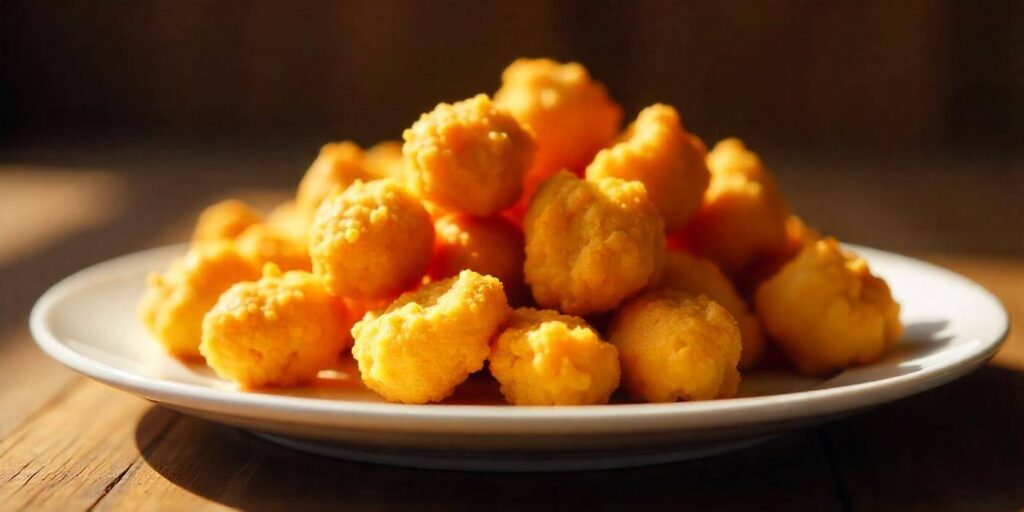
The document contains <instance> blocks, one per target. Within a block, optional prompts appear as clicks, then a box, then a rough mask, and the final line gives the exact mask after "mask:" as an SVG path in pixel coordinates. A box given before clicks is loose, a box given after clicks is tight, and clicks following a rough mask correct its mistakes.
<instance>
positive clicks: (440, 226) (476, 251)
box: [427, 213, 528, 303]
mask: <svg viewBox="0 0 1024 512" xmlns="http://www.w3.org/2000/svg"><path fill="white" fill-rule="evenodd" d="M434 231H435V232H436V234H437V242H436V245H435V246H434V259H433V261H432V262H431V264H430V270H429V271H428V272H427V274H428V275H429V276H430V277H431V279H434V280H440V279H444V278H446V277H451V276H455V275H458V274H459V272H460V271H462V270H467V269H468V270H473V271H476V272H479V273H481V274H484V275H490V276H494V277H497V278H498V280H500V281H501V284H502V286H504V288H505V295H507V296H508V297H509V300H510V301H511V302H513V303H521V302H522V301H523V300H525V299H526V295H527V293H528V292H527V289H526V283H525V282H524V281H523V260H525V259H526V250H525V247H524V246H525V241H524V240H523V232H522V231H520V229H519V228H518V227H517V226H516V225H515V224H513V223H512V222H510V221H509V220H508V219H505V218H503V217H473V216H470V215H465V214H460V213H450V214H448V215H445V216H443V217H441V218H439V219H437V220H435V221H434Z"/></svg>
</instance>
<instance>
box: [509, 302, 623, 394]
mask: <svg viewBox="0 0 1024 512" xmlns="http://www.w3.org/2000/svg"><path fill="white" fill-rule="evenodd" d="M489 361H490V370H491V375H493V376H494V378H495V379H497V380H498V382H499V383H501V394H502V395H504V396H505V399H506V400H508V401H509V403H512V404H515V405H592V404H604V403H608V398H609V397H610V396H611V394H612V392H614V391H615V388H617V387H618V386H619V354H618V351H616V350H615V347H614V346H613V345H611V344H609V343H605V342H604V341H602V340H601V337H600V336H598V334H597V331H595V330H594V329H593V328H592V327H590V326H589V325H587V323H586V322H584V321H583V319H582V318H579V317H575V316H569V315H563V314H561V313H559V312H557V311H552V310H550V309H545V310H537V309H530V308H521V309H516V310H514V311H512V315H511V316H510V317H509V323H508V326H507V327H506V328H505V330H504V331H502V333H501V335H499V336H498V338H497V339H495V340H494V343H492V345H491V357H490V359H489Z"/></svg>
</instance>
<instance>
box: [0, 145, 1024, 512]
mask: <svg viewBox="0 0 1024 512" xmlns="http://www.w3.org/2000/svg"><path fill="white" fill-rule="evenodd" d="M154 154H158V155H159V156H160V158H157V159H154V158H151V156H152V155H154ZM305 154H308V153H302V155H305ZM111 155H115V156H111ZM198 155H199V156H197V153H180V152H175V151H172V150H166V151H163V152H155V150H153V149H152V148H147V149H146V150H145V151H142V150H139V151H135V152H132V151H128V150H125V151H119V152H111V151H108V152H106V153H103V152H99V153H97V152H91V153H90V152H89V151H85V152H84V153H82V152H75V151H72V150H67V149H65V150H62V151H56V152H55V151H42V152H38V151H37V152H32V151H28V152H25V153H8V154H7V155H6V156H4V158H3V160H4V161H5V162H6V163H5V164H4V165H2V166H0V283H2V284H0V286H3V294H2V295H3V296H2V297H0V306H2V308H0V321H2V323H0V510H19V509H28V510H46V509H50V510H82V509H88V510H92V509H97V510H111V509H125V510H137V509H138V510H150V509H157V508H161V509H170V510H199V509H202V510H206V509H223V508H239V509H280V508H286V507H287V508H289V509H292V510H303V509H304V508H310V507H313V508H316V509H322V508H329V507H330V508H346V509H359V510H362V509H366V510H392V509H395V510H409V509H416V510H418V509H430V510H458V509H476V508H488V509H510V510H520V509H526V508H536V507H538V506H539V507H543V508H555V509H570V510H576V509H635V508H658V509H661V508H673V509H681V508H694V509H715V510H734V509H735V510H748V509H757V510H872V511H874V510H895V509H898V510H929V511H931V510H1010V509H1019V508H1020V507H1021V506H1022V505H1024V335H1022V334H1021V330H1020V329H1014V330H1012V331H1011V334H1010V337H1009V339H1008V340H1007V342H1006V344H1005V346H1004V347H1003V349H1002V350H1001V351H1000V353H999V354H998V355H997V356H996V357H995V359H994V360H993V361H992V362H991V363H990V364H988V365H986V366H985V367H984V368H982V369H981V370H979V371H977V372H974V373H973V374H971V375H969V376H967V377H965V378H963V379H961V380H959V381H957V382H954V383H952V384H949V385H946V386H943V387H941V388H939V389H936V390H934V391H931V392H927V393H924V394H921V395H918V396H915V397H912V398H909V399H906V400H902V401H899V402H896V403H893V404H890V405H886V406H883V407H879V408H877V409H874V410H872V411H869V412H867V413H864V414H860V415H857V416H854V417H851V418H848V419H845V420H842V421H837V422H834V423H831V424H828V425H824V426H821V427H817V428H813V429H806V430H801V431H796V432H793V433H791V434H788V435H785V436H783V437H781V438H779V439H778V440H776V441H773V442H770V443H768V444H766V445H763V446H760V447H757V448H753V449H749V450H746V451H742V452H738V453H733V454H729V455H725V456H721V457H716V458H712V459H707V460H700V461H695V462H685V463H678V464H669V465H663V466H656V467H647V468H639V469H630V470H621V471H602V472H582V473H562V474H513V475H490V474H471V473H459V472H440V471H419V470H407V469H398V468H391V467H384V466H375V465H370V464H360V463H353V462H345V461H340V460H332V459H327V458H321V457H316V456H312V455H307V454H303V453H298V452H294V451H291V450H288V449H285V448H281V447H278V446H275V445H272V444H269V443H267V442H264V441H261V440H259V439H257V438H255V437H253V436H251V435H249V434H247V433H245V432H242V431H239V430H235V429H233V428H229V427H225V426H221V425H217V424H214V423H209V422H206V421H202V420H198V419H194V418H191V417H188V416H183V415H181V414H178V413H175V412H171V411H169V410H167V409H164V408H161V407H159V406H155V405H153V404H151V403H149V402H147V401H145V400H142V399H139V398H136V397H134V396H132V395H129V394H127V393H122V392H120V391H116V390H114V389H111V388H108V387H106V386H104V385H101V384H98V383H95V382H93V381H90V380H88V379H85V378H82V377H79V376H77V375H75V374H73V373H72V372H70V371H68V370H66V369H64V368H62V367H60V366H59V365H57V364H56V363H55V362H53V361H51V360H49V359H48V358H47V357H46V356H45V355H43V354H42V353H41V352H40V351H39V350H38V349H37V348H36V347H35V346H34V345H33V344H32V342H31V340H30V337H29V335H28V332H27V328H26V315H27V312H28V309H29V308H30V307H31V304H32V302H33V301H34V300H35V299H36V298H37V297H38V295H39V294H40V293H42V292H43V291H44V290H45V288H46V287H48V286H49V285H50V284H52V283H53V282H55V281H56V280H58V279H59V278H61V277H63V276H64V275H66V274H68V273H70V272H73V271H75V270H78V269H79V268H81V267H83V266H85V265H88V264H92V263H95V262H98V261H101V260H103V259H106V258H109V257H112V256H115V255H118V254H121V253H125V252H129V251H133V250H137V249H141V248H144V247H147V246H153V245H157V244H162V243H166V242H169V241H174V240H180V239H182V238H183V237H184V236H186V234H187V231H188V229H189V225H190V223H191V218H192V217H193V215H194V214H195V213H196V212H197V211H198V209H199V208H201V206H202V205H203V204H206V203H209V202H211V201H213V200H214V199H216V198H218V197H222V196H225V195H237V196H241V197H243V198H245V199H246V200H249V201H253V202H255V203H258V204H263V205H266V204H270V203H272V202H274V201H275V200H277V199H278V198H280V197H281V196H282V195H284V194H286V193H287V192H286V191H285V188H284V187H287V186H288V185H289V184H290V183H292V182H294V180H295V179H297V177H298V175H299V174H300V173H301V170H302V165H304V161H305V157H304V156H297V155H298V154H292V153H286V154H284V155H277V157H271V158H263V157H261V158H255V157H252V156H251V155H250V158H249V160H246V161H245V165H244V166H243V165H240V163H239V161H238V160H237V158H235V157H232V156H231V154H230V153H223V154H212V153H210V152H206V153H199V154H198ZM814 167H815V165H813V164H793V165H792V166H787V167H783V166H779V168H785V169H787V172H782V173H779V174H780V177H781V178H782V182H783V185H784V188H785V189H786V190H787V191H788V192H789V193H790V196H791V198H792V201H793V203H794V205H795V206H796V209H797V211H800V212H802V213H803V214H804V216H805V217H806V218H807V219H808V220H809V221H810V222H811V223H817V224H818V225H820V226H826V227H827V229H828V230H829V231H831V232H834V233H838V234H841V235H845V236H849V237H851V238H853V239H854V241H857V242H863V243H869V244H874V245H878V246H880V247H884V248H888V249H895V250H900V251H903V252H910V253H912V254H914V255H916V256H919V257H923V258H924V259H927V260H930V261H933V262H935V263H938V264H940V265H943V266H946V267H949V268H952V269H953V270H956V271H958V272H962V273H964V274H965V275H967V276H969V277H971V278H973V279H975V280H977V281H978V282H980V283H981V284H983V285H984V286H986V287H988V288H989V289H990V290H992V291H993V292H994V293H995V294H996V295H998V296H999V297H1000V298H1001V299H1002V300H1003V301H1004V303H1005V304H1006V306H1007V308H1008V309H1009V311H1010V315H1011V318H1012V321H1013V322H1015V323H1016V325H1021V322H1024V258H1022V257H1021V255H1022V254H1024V232H1022V231H1021V230H1020V229H1021V218H1020V217H1021V216H1022V215H1024V213H1022V208H1024V207H1022V206H1021V205H1020V203H1021V201H1022V197H1024V180H1022V177H1024V176H1022V175H1021V174H1019V173H1017V172H1011V171H1008V170H1007V169H1005V168H1003V169H991V170H990V171H985V172H988V174H981V177H979V175H978V174H977V173H980V172H982V171H977V170H976V169H975V170H974V171H973V172H975V174H973V175H972V174H970V173H964V172H962V171H959V170H957V169H955V168H954V169H952V170H948V171H943V170H941V169H940V170H934V169H927V168H923V167H920V166H919V167H914V166H909V165H908V166H906V167H904V168H900V169H897V170H898V171H900V172H895V171H893V170H892V169H889V170H888V171H886V172H884V173H882V172H879V173H878V174H875V175H872V176H874V178H872V179H875V178H877V180H876V186H877V187H880V188H883V189H884V192H883V193H881V194H879V195H876V196H873V197H871V198H869V199H864V197H863V196H861V195H859V194H861V193H862V192H863V186H862V185H861V186H858V185H856V184H859V183H861V181H862V180H861V179H860V178H861V177H863V176H864V175H865V174H864V173H867V172H875V171H867V170H865V169H867V168H868V167H872V169H875V168H876V167H873V166H867V165H865V164H863V163H862V164H859V165H854V164H849V165H845V166H837V167H835V169H834V170H833V171H834V172H831V173H829V174H827V175H823V174H820V173H817V172H816V171H815V169H814ZM947 167H949V166H948V165H947ZM953 167H955V166H953ZM995 167H998V166H995ZM280 169H287V171H280ZM243 170H244V171H243ZM915 177H916V178H915ZM922 177H924V178H926V181H927V183H926V186H924V190H923V193H922V189H921V184H920V180H919V179H917V178H922ZM915 183H916V184H915ZM846 185H850V186H846ZM858 187H859V188H858ZM900 187H902V189H901V188H900ZM964 187H967V189H965V188H964ZM901 190H902V192H901ZM912 190H913V191H916V192H915V195H914V196H913V197H912V198H911V199H909V200H910V201H914V202H913V203H906V202H905V201H906V200H904V199H903V198H905V197H911V196H907V195H905V194H909V193H910V192H911V191H912ZM901 194H904V195H901ZM964 194H967V195H968V196H971V197H975V198H976V199H977V203H976V204H974V205H966V206H965V205H962V204H961V205H958V206H957V208H958V211H960V212H961V213H960V216H955V215H950V214H948V212H945V210H940V209H941V208H944V207H945V205H944V204H942V203H943V202H944V201H946V200H947V199H948V198H952V197H962V196H963V195H964ZM858 200H872V201H875V203H874V206H873V207H872V208H869V209H864V210H870V211H866V212H865V213H864V214H863V215H861V214H860V211H861V209H858V208H857V207H856V206H853V204H854V203H855V202H856V201H858ZM901 201H902V203H901ZM908 204H909V205H911V206H914V205H917V206H921V207H922V208H923V207H924V206H927V208H931V212H932V213H930V214H929V213H927V209H925V210H926V211H925V212H923V213H922V212H921V211H919V210H921V209H922V208H909V207H908ZM837 205H838V206H837ZM968 206H970V207H968ZM971 208H975V209H971ZM993 208H995V209H996V210H997V213H999V215H997V216H1000V217H1002V218H1001V219H995V220H993V218H992V217H993V215H991V213H992V211H993V210H992V209H993ZM1000 209H1001V210H1000ZM886 213H888V215H889V216H888V217H884V218H883V216H885V215H886ZM844 214H845V215H844ZM928 215H932V216H933V217H932V218H938V219H947V220H943V222H944V223H945V225H944V226H943V227H942V229H938V228H936V227H934V226H930V225H927V224H924V223H923V222H924V219H927V218H928ZM894 216H895V217H894ZM963 217H966V218H963ZM865 218H866V220H865ZM843 219H850V220H845V221H844V220H843ZM948 219H954V220H953V221H948ZM878 222H885V226H886V229H885V230H883V231H879V230H878V229H877V226H878V224H877V223H878ZM993 222H994V223H996V225H995V226H993V224H992V223H993ZM1000 222H1001V223H1002V224H999V223H1000ZM950 226H952V227H950ZM901 230H902V231H901ZM1007 232H1009V233H1010V234H1009V235H1007V234H1006V233H1007ZM872 233H873V234H874V235H872ZM992 233H1002V236H1004V237H1005V236H1010V237H1011V238H1010V239H1009V241H1008V242H1007V240H993V239H992V238H991V236H992ZM950 239H952V242H951V241H950ZM907 240H910V242H909V244H910V245H909V246H908V245H905V244H906V243H908V242H907ZM957 241H959V242H960V243H961V244H962V245H959V246H958V245H957ZM901 244H904V245H901ZM979 247H980V248H981V249H980V250H984V251H986V252H988V253H989V255H987V256H984V255H980V254H974V252H976V251H978V250H979V249H978V248H979ZM936 248H939V249H941V250H940V251H935V249H936ZM1018 249H1019V250H1018ZM1000 254H1001V255H1000ZM97 321H102V319H98V320H97Z"/></svg>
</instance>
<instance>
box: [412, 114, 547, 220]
mask: <svg viewBox="0 0 1024 512" xmlns="http://www.w3.org/2000/svg"><path fill="white" fill-rule="evenodd" d="M402 138H403V139H404V140H405V144H404V145H403V146H402V153H403V154H404V155H405V158H406V161H407V162H408V165H409V183H410V187H411V188H412V189H413V190H414V191H416V192H417V193H418V194H419V195H420V196H421V197H423V198H424V199H427V200H428V201H430V202H432V203H436V204H437V205H438V206H440V207H441V208H444V209H446V210H449V211H457V212H463V213H469V214H473V215H491V214H494V213H497V212H499V211H501V210H504V209H505V208H508V207H509V206H511V205H512V204H513V203H515V202H516V200H518V199H519V196H520V194H522V192H523V175H524V173H525V172H526V170H527V169H528V168H529V167H530V164H531V163H532V162H533V156H534V153H535V152H536V149H537V146H536V144H535V143H534V141H533V135H532V134H531V133H530V132H529V131H528V130H526V129H524V128H523V127H522V126H521V125H520V124H519V122H518V121H516V119H515V118H514V117H512V115H511V114H509V113H508V112H506V111H505V110H502V109H500V108H498V107H497V106H495V105H494V103H492V102H491V100H490V98H488V97H487V95H486V94H479V95H477V96H475V97H473V98H470V99H468V100H464V101H460V102H457V103H454V104H448V103H441V104H439V105H438V106H437V107H435V108H434V110H433V111H431V112H428V113H426V114H423V115H422V116H420V118H419V120H418V121H416V122H415V123H413V125H412V127H411V128H409V129H408V130H405V132H404V133H403V134H402Z"/></svg>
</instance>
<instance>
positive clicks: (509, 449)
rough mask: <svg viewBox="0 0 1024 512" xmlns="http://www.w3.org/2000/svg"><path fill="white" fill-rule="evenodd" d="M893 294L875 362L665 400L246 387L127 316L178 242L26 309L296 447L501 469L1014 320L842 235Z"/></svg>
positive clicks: (45, 331) (765, 414) (143, 384)
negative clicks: (520, 400)
mask: <svg viewBox="0 0 1024 512" xmlns="http://www.w3.org/2000/svg"><path fill="white" fill-rule="evenodd" d="M851 248H852V249H853V250H855V251H858V252H859V253H860V254H862V255H863V256H864V257H866V258H867V259H868V261H869V263H870V264H871V268H872V270H873V271H874V272H876V273H878V274H880V275H882V276H883V277H885V278H886V279H887V280H888V281H889V284H890V286H891V287H892V290H893V293H894V294H895V296H896V299H897V300H899V302H900V304H901V305H902V320H903V322H904V324H905V325H906V334H905V335H904V337H903V339H902V340H901V341H900V342H899V343H898V344H897V345H896V347H895V348H894V349H893V350H891V351H890V352H889V354H888V355H887V356H886V357H885V358H884V359H883V360H882V361H880V362H878V363H876V364H873V365H870V366H864V367H859V368H853V369H850V370H847V371H844V372H842V373H840V374H838V375H836V376H834V377H832V378H829V379H812V378H805V377H799V376H796V375H793V374H790V373H787V372H784V371H779V370H774V371H755V372H750V373H748V374H744V376H743V383H742V384H741V387H740V395H741V396H740V397H739V398H734V399H730V400H716V401H708V402H691V403H672V404H613V405H602V406H574V407H547V408H546V407H511V406H506V405H491V404H492V403H495V404H496V403H497V399H498V398H499V397H498V395H497V394H496V391H495V386H494V385H493V383H492V382H491V381H490V379H488V378H487V377H486V376H478V377H477V378H475V379H471V381H470V382H467V383H466V384H464V385H463V386H461V387H460V389H459V391H458V392H457V393H456V396H455V397H454V398H453V399H452V400H451V401H452V402H453V403H446V404H441V405H400V404H389V403H385V402H383V401H381V400H380V399H379V398H377V397H376V396H375V395H374V394H373V393H371V392H369V391H368V390H366V389H365V388H363V387H362V385H361V383H360V382H359V379H358V376H357V375H356V374H355V372H354V371H353V369H352V365H351V363H349V364H343V365H341V366H340V367H339V368H338V370H337V371H334V372H325V374H323V377H324V378H323V379H322V382H321V383H319V385H317V386H312V387H308V388H302V389H294V390H283V391H280V392H261V393H243V392H238V391H235V390H234V389H232V387H231V386H230V385H229V384H227V383H226V382H224V381H221V380H219V379H217V378H216V377H215V376H214V375H213V374H212V373H211V372H209V371H208V370H206V369H205V368H200V367H195V366H185V365H182V364H181V363H179V362H177V361H175V360H173V359H171V358H169V357H167V356H165V355H164V354H163V353H162V352H161V351H160V350H159V348H158V346H157V343H156V342H155V341H154V340H153V339H152V338H151V337H150V336H149V335H148V334H147V333H146V331H145V329H144V328H143V326H142V325H141V324H140V322H139V321H138V320H137V317H136V313H135V311H136V304H137V302H138V299H139V297H140V296H141V294H142V292H143V288H144V286H145V279H144V276H145V275H146V274H147V273H148V272H150V271H153V270H158V269H163V268H165V267H166V266H167V264H168V263H169V262H170V260H171V259H172V258H173V257H175V256H178V255H180V254H182V253H183V252H184V250H185V248H184V246H171V247H164V248H160V249H154V250H150V251H145V252H141V253H136V254H132V255H128V256H124V257H121V258H117V259H114V260H111V261H108V262H106V263H102V264H99V265H96V266H94V267H91V268H88V269H86V270H83V271H81V272H79V273H77V274H75V275H72V276H71V277H68V278H66V279H64V280H63V281H61V282H60V283H58V284H57V285H55V286H54V287H53V288H52V289H50V290H49V291H48V292H46V294H44V295H43V296H42V298H40V299H39V302H38V303H37V304H36V306H35V308H34V309H33V311H32V317H31V328H32V333H33V335H34V337H35V339H36V341H37V343H38V344H39V346H40V347H42V349H43V350H44V351H46V353H47V354H49V355H50V356H52V357H53V358H54V359H56V360H58V361H60V362H61V363H63V364H64V365H66V366H68V367H69V368H71V369H73V370H75V371H77V372H80V373H82V374H84V375H87V376H89V377H92V378H94V379H96V380H99V381H101V382H104V383H107V384H109V385H111V386H114V387H117V388H120V389H123V390H125V391H128V392H130V393H134V394H137V395H140V396H142V397H145V398H147V399H149V400H152V401H154V402H157V403H160V404H163V405H165V406H167V407H170V408H173V409H176V410H179V411H181V412H184V413H186V414H191V415H194V416H198V417H201V418H206V419H209V420H211V421H216V422H220V423H226V424H229V425H234V426H238V427H242V428H246V429H250V430H253V431H256V432H258V433H260V434H261V435H262V436H264V437H267V438H269V439H272V440H274V441H276V442H279V443H282V444H286V445H288V446H292V447H295V448H299V449H304V450H308V451H315V452H319V453H323V454H327V455H333V456H340V457H344V458H350V459H356V460H363V461H374V462H381V463H387V464H398V465H407V466H416V467H427V468H454V469H482V470H494V471H517V470H567V469H598V468H609V467H621V466H630V465H639V464H648V463H655V462H668V461H672V460H681V459H686V458H694V457H701V456H707V455H711V454H715V453H719V452H722V451H727V450H730V449H735V448H738V447H742V446H748V445H750V444H752V443H754V442H757V441H758V440H759V439H764V438H766V437H768V436H771V435H774V434H778V433H782V432H785V431H786V430H788V429H792V428H794V427H797V426H802V425H810V424H814V423H819V422H822V421H825V420H827V419H830V418H834V417H837V416H840V415H843V414H848V413H851V412H853V411H857V410H860V409H863V408H866V407H870V406H873V405H878V404H881V403H884V402H888V401H891V400H895V399H898V398H902V397H905V396H908V395H911V394H914V393H918V392H920V391H924V390H926V389H929V388H933V387H935V386H938V385H940V384H943V383H945V382H948V381H950V380H953V379H955V378H957V377H959V376H961V375H963V374H965V373H967V372H968V371H970V370H971V369H973V368H975V367H977V366H979V365H981V364H983V363H984V362H985V361H986V360H988V359H989V358H990V357H991V356H992V355H993V354H994V353H995V351H996V349H997V348H998V347H999V344H1000V343H1001V342H1002V340H1003V339H1004V337H1005V335H1006V332H1007V329H1008V327H1009V322H1008V319H1007V315H1006V311H1005V310H1004V309H1003V307H1002V305H1001V304H1000V303H999V301H998V300H997V299H996V298H995V297H993V296H992V295H991V294H990V293H989V292H987V291H986V290H985V289H983V288H982V287H980V286H978V285H977V284H975V283H973V282H971V281H969V280H968V279H966V278H964V277H961V276H959V275H957V274H955V273H953V272H950V271H948V270H944V269H941V268H938V267H935V266H933V265H929V264H927V263H924V262H921V261H917V260H914V259H911V258H907V257H904V256H899V255H896V254H891V253H886V252H882V251H878V250H874V249H868V248H862V247H855V246H851Z"/></svg>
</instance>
